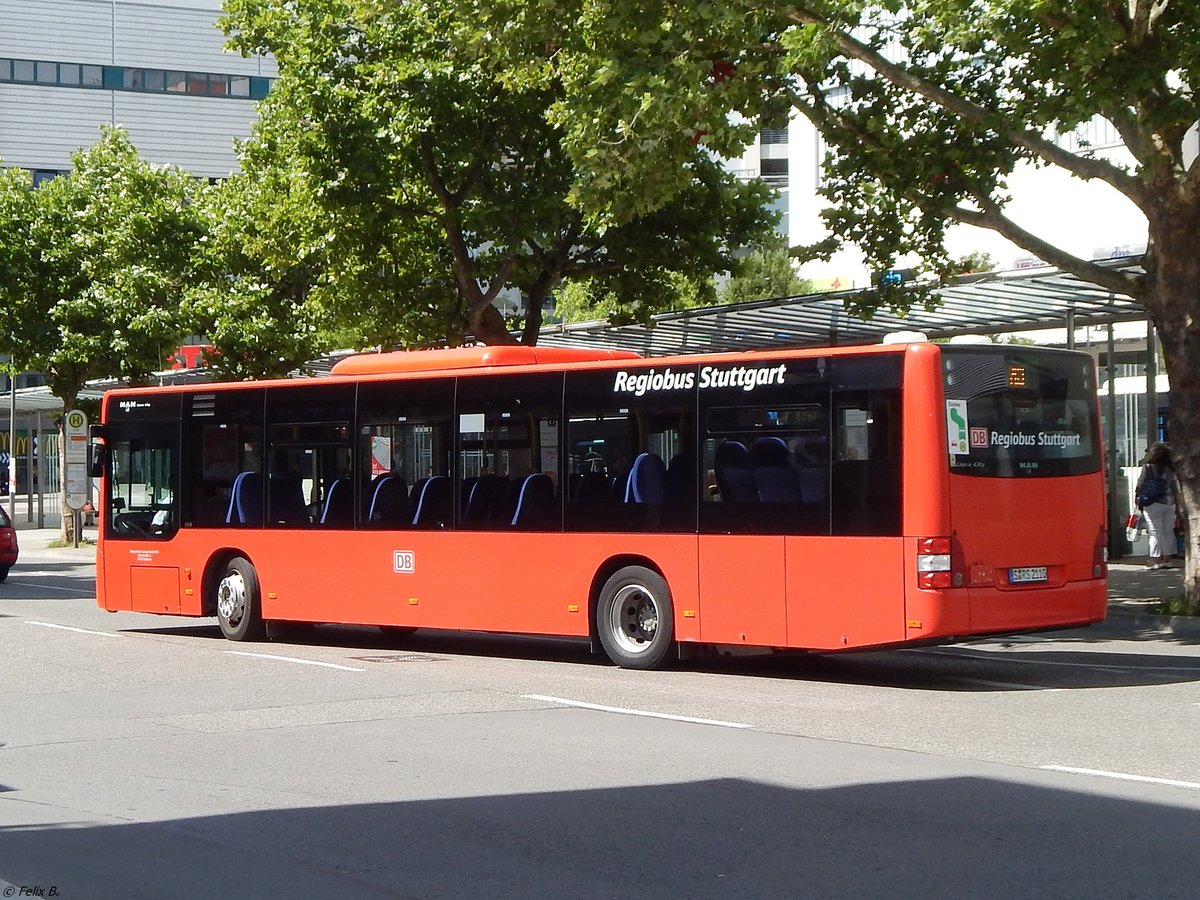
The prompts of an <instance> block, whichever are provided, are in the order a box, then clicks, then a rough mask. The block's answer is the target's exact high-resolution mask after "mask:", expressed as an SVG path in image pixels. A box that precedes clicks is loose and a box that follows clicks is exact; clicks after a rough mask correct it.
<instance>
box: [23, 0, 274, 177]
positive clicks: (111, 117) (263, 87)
mask: <svg viewBox="0 0 1200 900" xmlns="http://www.w3.org/2000/svg"><path fill="white" fill-rule="evenodd" d="M220 11H221V0H0V23H3V27H0V165H3V166H19V167H21V168H25V169H30V170H32V171H33V172H35V173H36V177H39V178H44V177H48V176H50V175H52V174H55V173H58V172H62V171H65V170H67V169H69V168H70V154H71V152H72V151H73V150H76V149H78V148H80V147H86V146H90V145H91V144H94V143H95V142H96V141H97V140H98V139H99V136H100V135H99V127H100V125H101V124H103V123H106V122H113V123H117V124H119V125H122V126H124V127H125V129H126V130H127V131H128V133H129V136H130V138H131V140H132V141H133V143H134V145H135V146H136V147H137V148H138V150H139V151H140V152H141V154H142V156H143V157H144V158H146V159H148V160H150V161H152V162H157V163H174V164H175V165H178V166H179V167H181V168H183V169H185V170H187V171H188V172H191V173H192V174H193V175H196V176H197V177H202V178H220V177H223V176H226V175H228V174H229V172H230V171H231V170H233V169H234V168H235V167H236V159H235V156H234V150H233V142H234V140H235V139H236V138H244V137H247V136H248V135H249V133H250V126H251V123H252V122H253V120H254V118H255V109H254V101H255V100H256V99H259V98H261V97H264V96H266V93H267V90H268V88H269V86H270V79H271V78H273V77H274V76H275V74H276V72H275V65H274V62H273V61H272V60H270V59H265V58H254V59H243V58H242V57H241V56H239V55H237V54H235V53H230V52H227V51H226V50H224V49H223V45H224V41H225V38H224V36H223V35H222V34H221V32H220V31H219V30H218V29H217V27H216V20H217V17H218V15H219V14H220Z"/></svg>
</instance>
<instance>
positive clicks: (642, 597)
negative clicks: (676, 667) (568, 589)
mask: <svg viewBox="0 0 1200 900" xmlns="http://www.w3.org/2000/svg"><path fill="white" fill-rule="evenodd" d="M596 633H597V636H598V637H599V638H600V644H601V646H602V647H604V652H605V653H606V654H608V658H609V659H611V660H612V661H613V662H615V663H616V664H617V665H618V666H622V667H623V668H626V669H655V668H658V667H659V666H662V665H664V664H665V663H666V661H667V657H668V655H669V654H670V652H671V648H672V647H673V646H674V642H675V614H674V610H673V609H672V607H671V590H670V588H668V587H667V582H666V581H665V580H664V579H663V577H662V576H661V575H659V574H658V573H657V572H654V571H652V570H651V569H647V568H645V567H644V566H626V567H625V568H623V569H620V570H618V571H617V572H615V573H614V574H613V576H612V577H611V578H609V579H608V581H606V582H605V583H604V588H603V589H602V590H601V591H600V598H599V600H598V601H597V603H596Z"/></svg>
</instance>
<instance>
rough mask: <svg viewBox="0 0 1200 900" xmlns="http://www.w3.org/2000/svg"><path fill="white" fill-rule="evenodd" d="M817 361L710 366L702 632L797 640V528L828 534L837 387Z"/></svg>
mask: <svg viewBox="0 0 1200 900" xmlns="http://www.w3.org/2000/svg"><path fill="white" fill-rule="evenodd" d="M818 362H819V361H817V360H788V361H787V362H786V363H780V362H774V363H772V362H771V361H769V360H766V361H764V362H763V363H761V364H759V365H758V366H755V367H751V366H736V367H734V366H730V367H717V366H713V367H704V368H702V369H701V377H700V388H701V390H700V415H701V425H700V438H701V454H702V458H701V472H702V473H703V479H702V481H701V486H702V491H701V501H700V520H699V524H700V545H699V578H700V596H701V598H702V599H701V608H700V620H701V621H700V633H701V639H702V640H704V641H706V642H709V643H717V644H733V645H737V644H755V645H761V646H774V647H786V646H789V645H790V646H795V642H794V639H793V635H792V634H791V630H790V628H789V620H788V609H789V604H788V594H789V582H790V579H791V573H790V572H789V570H788V542H789V541H791V540H794V538H792V537H789V535H797V534H826V535H827V534H828V532H829V504H828V481H829V467H828V457H829V450H828V424H827V421H828V391H827V389H825V388H824V387H823V384H822V382H823V379H824V372H825V368H824V366H820V365H818Z"/></svg>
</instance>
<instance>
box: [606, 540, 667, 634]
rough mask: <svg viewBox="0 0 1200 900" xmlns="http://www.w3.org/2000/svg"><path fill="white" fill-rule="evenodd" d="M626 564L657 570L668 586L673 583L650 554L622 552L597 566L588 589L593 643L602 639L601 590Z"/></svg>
mask: <svg viewBox="0 0 1200 900" xmlns="http://www.w3.org/2000/svg"><path fill="white" fill-rule="evenodd" d="M626 566H642V567H644V568H647V569H649V570H650V571H652V572H655V573H656V574H657V575H658V576H659V577H660V578H661V579H662V580H663V581H666V582H667V587H668V588H669V587H670V585H671V582H670V581H669V580H668V579H667V575H666V573H665V572H664V571H663V569H662V566H660V565H659V564H658V563H656V562H655V561H654V560H652V559H651V558H650V557H648V556H642V555H640V554H637V553H622V554H619V555H617V556H610V557H609V558H608V559H606V560H605V561H604V562H603V563H601V564H600V566H598V567H597V568H596V574H595V575H593V576H592V585H591V588H590V589H589V590H588V635H589V637H590V638H591V639H592V643H593V645H595V644H596V642H598V641H599V639H600V634H599V631H598V630H597V626H596V605H597V604H598V603H599V602H600V592H601V591H602V590H604V585H605V583H606V582H607V581H608V579H610V578H612V576H613V575H614V574H616V573H617V572H619V571H620V570H621V569H624V568H625V567H626Z"/></svg>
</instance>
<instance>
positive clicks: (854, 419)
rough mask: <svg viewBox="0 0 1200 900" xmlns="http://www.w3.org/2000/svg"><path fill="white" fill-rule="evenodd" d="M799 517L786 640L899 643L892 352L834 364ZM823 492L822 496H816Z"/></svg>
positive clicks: (791, 550)
mask: <svg viewBox="0 0 1200 900" xmlns="http://www.w3.org/2000/svg"><path fill="white" fill-rule="evenodd" d="M830 362H831V366H830V371H829V373H828V375H829V382H830V383H829V387H830V390H829V393H828V399H827V401H826V403H825V405H824V406H823V409H824V411H825V418H824V422H825V427H826V430H825V431H824V432H822V433H821V434H820V435H819V437H820V438H821V441H822V442H821V443H820V444H818V447H819V452H817V453H810V454H809V459H810V461H811V464H812V465H813V466H815V467H817V469H818V470H819V471H822V472H823V473H824V481H823V483H819V482H818V480H817V479H816V477H815V471H814V477H812V478H810V479H809V480H808V482H807V484H808V487H807V489H806V491H805V496H806V504H805V505H806V509H807V512H806V516H805V518H804V519H803V520H802V521H801V522H800V523H798V525H799V527H798V528H796V529H794V530H793V531H792V533H791V535H790V536H789V537H788V538H787V559H786V562H787V602H788V638H789V644H790V646H793V647H807V648H812V649H821V650H838V649H844V648H848V647H861V646H867V645H872V644H885V643H892V642H896V641H901V640H903V639H904V637H905V620H904V551H903V538H902V537H901V536H900V535H901V508H902V502H901V495H902V484H901V471H902V466H901V445H902V432H903V429H902V421H901V409H900V397H901V393H900V381H901V373H902V369H901V365H902V358H901V356H900V355H899V354H886V355H885V354H874V355H863V356H845V357H835V358H833V359H832V360H831V361H830ZM822 488H823V490H820V489H822Z"/></svg>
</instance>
